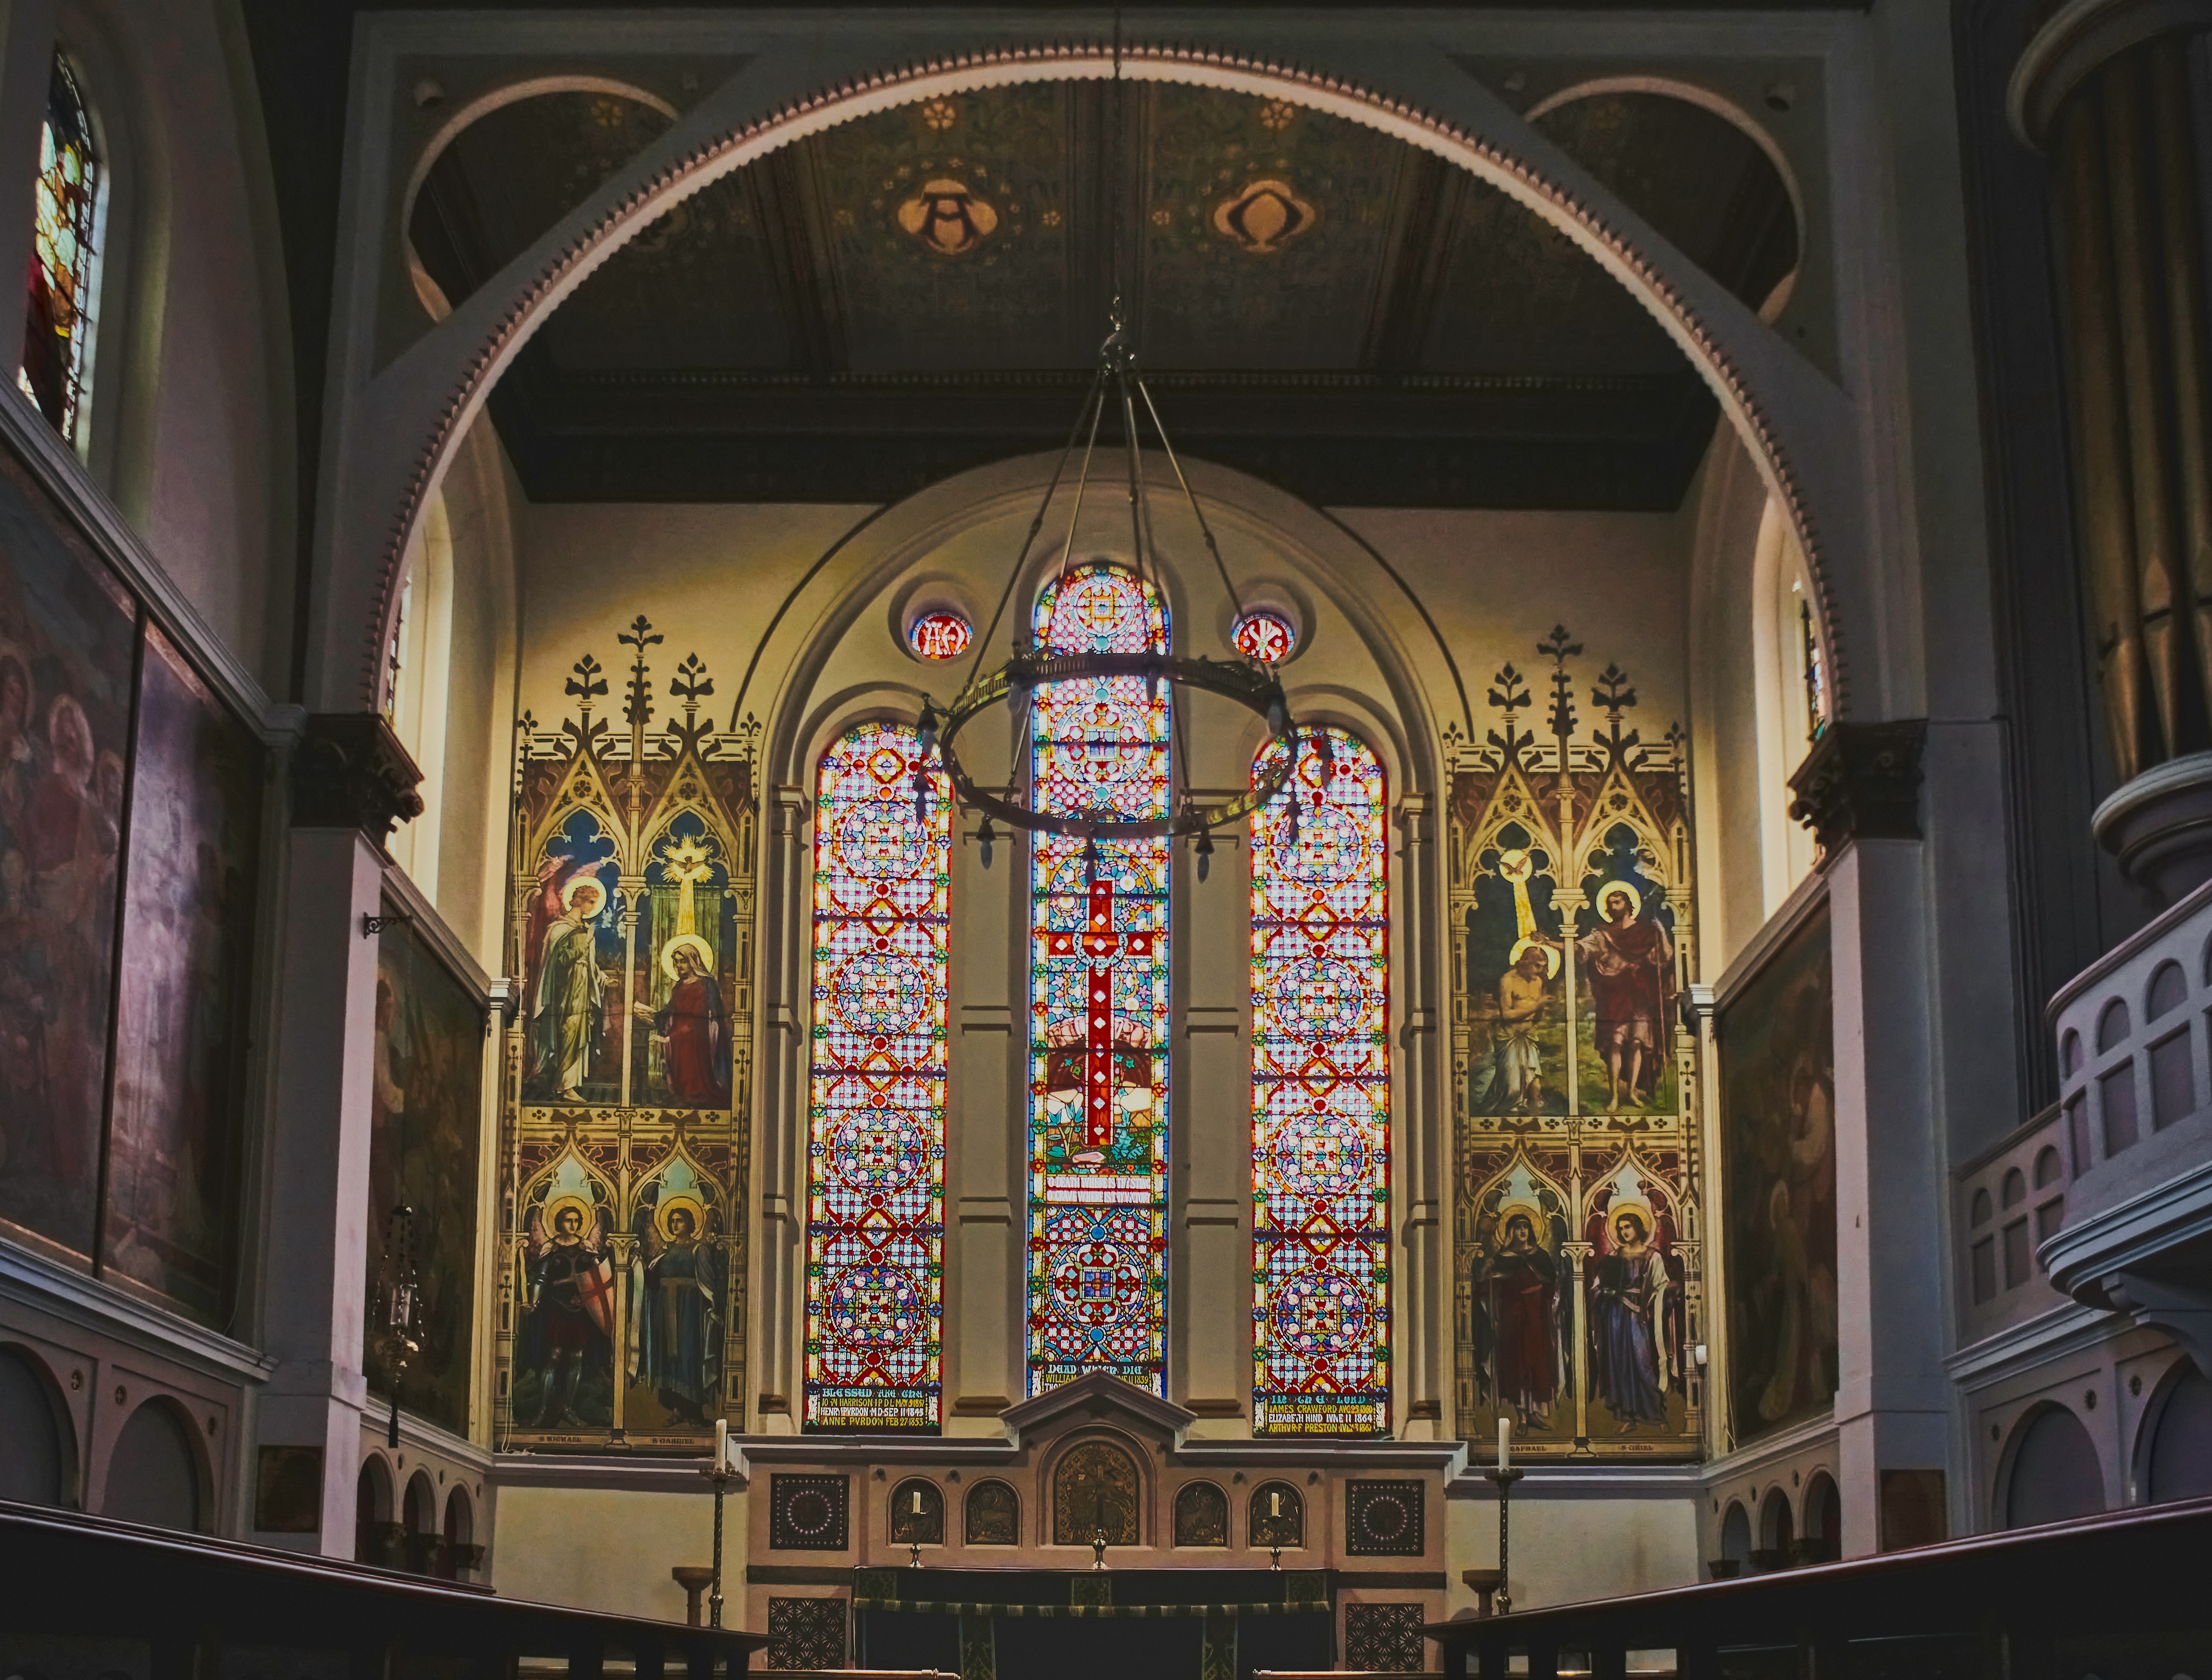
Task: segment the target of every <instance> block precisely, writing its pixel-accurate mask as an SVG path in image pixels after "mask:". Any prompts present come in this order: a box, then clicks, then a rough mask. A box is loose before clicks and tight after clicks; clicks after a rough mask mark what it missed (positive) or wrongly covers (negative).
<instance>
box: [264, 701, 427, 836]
mask: <svg viewBox="0 0 2212 1680" xmlns="http://www.w3.org/2000/svg"><path fill="white" fill-rule="evenodd" d="M421 782H422V771H421V770H418V769H416V765H415V760H414V759H413V758H410V757H409V756H408V752H407V749H406V748H405V747H404V746H401V745H400V744H399V737H398V736H397V735H395V734H393V733H392V725H391V724H390V723H388V722H386V721H385V718H384V715H383V714H382V713H380V712H317V713H314V714H313V715H311V716H309V718H308V719H307V735H306V738H305V739H304V740H301V743H300V746H299V747H298V749H297V750H296V751H295V752H294V753H293V755H292V826H293V827H295V828H351V829H358V830H359V831H361V834H362V837H363V838H364V839H366V840H367V841H368V843H369V844H371V845H372V846H374V847H375V848H376V849H377V850H378V851H379V852H382V851H383V849H384V843H385V842H386V841H387V840H389V839H390V838H391V837H392V830H393V829H395V828H397V827H398V825H400V824H401V823H403V822H408V821H410V820H412V819H414V818H416V817H419V816H421V815H422V794H418V793H416V791H415V790H416V787H417V786H419V785H420V784H421Z"/></svg>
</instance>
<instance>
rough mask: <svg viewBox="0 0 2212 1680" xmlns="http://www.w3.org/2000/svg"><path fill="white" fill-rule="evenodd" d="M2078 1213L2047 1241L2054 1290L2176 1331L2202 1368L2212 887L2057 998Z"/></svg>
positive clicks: (2211, 1060) (2206, 1350)
mask: <svg viewBox="0 0 2212 1680" xmlns="http://www.w3.org/2000/svg"><path fill="white" fill-rule="evenodd" d="M2050 1019H2051V1032H2052V1034H2053V1036H2054V1038H2055V1040H2056V1043H2057V1052H2058V1068H2059V1076H2060V1079H2061V1080H2062V1086H2061V1094H2060V1097H2059V1103H2058V1111H2059V1128H2058V1129H2059V1131H2060V1133H2061V1134H2062V1135H2063V1140H2064V1141H2063V1146H2062V1148H2063V1155H2064V1158H2065V1162H2066V1171H2067V1181H2068V1182H2067V1185H2066V1203H2065V1216H2064V1219H2063V1221H2062V1222H2061V1223H2060V1225H2059V1227H2058V1228H2057V1230H2056V1231H2055V1232H2054V1233H2051V1234H2050V1235H2049V1236H2047V1237H2042V1238H2040V1239H2039V1241H2038V1244H2037V1254H2038V1257H2039V1259H2040V1261H2041V1263H2043V1264H2044V1265H2045V1267H2047V1268H2048V1269H2049V1270H2050V1273H2051V1281H2052V1282H2053V1283H2054V1284H2056V1285H2057V1287H2058V1288H2060V1289H2061V1290H2063V1291H2064V1292H2065V1293H2068V1294H2070V1295H2072V1296H2073V1297H2074V1298H2075V1299H2076V1300H2080V1301H2082V1302H2084V1303H2085V1304H2087V1305H2088V1306H2099V1307H2114V1308H2119V1309H2123V1310H2126V1311H2129V1312H2132V1313H2133V1314H2134V1315H2135V1317H2136V1318H2137V1320H2138V1321H2139V1322H2142V1323H2146V1324H2160V1325H2161V1326H2163V1327H2164V1328H2166V1329H2167V1330H2170V1331H2172V1333H2173V1334H2174V1335H2175V1336H2177V1337H2179V1339H2180V1340H2181V1341H2182V1342H2184V1343H2185V1345H2187V1346H2188V1347H2189V1348H2190V1351H2191V1353H2192V1354H2195V1355H2196V1356H2197V1363H2198V1365H2199V1367H2205V1365H2206V1362H2207V1356H2208V1354H2212V1336H2207V1335H2206V1334H2205V1328H2204V1327H2205V1325H2206V1324H2207V1322H2208V1318H2212V1296H2208V1295H2207V1294H2206V1293H2205V1292H2204V1290H2203V1287H2202V1284H2201V1281H2199V1280H2201V1279H2202V1278H2203V1276H2204V1275H2206V1272H2205V1269H2204V1263H2205V1259H2206V1254H2205V1251H2206V1250H2208V1249H2212V886H2204V887H2201V888H2199V889H2198V890H2197V892H2192V893H2191V894H2190V895H2189V896H2188V897H2187V898H2184V899H2182V900H2181V902H2180V903H2179V904H2175V905H2174V906H2173V907H2172V909H2171V910H2166V912H2165V913H2164V914H2162V915H2161V916H2159V917H2158V918H2157V919H2156V920H2155V921H2154V922H2150V923H2149V924H2148V926H2146V927H2144V928H2142V930H2141V931H2140V932H2138V933H2136V934H2134V935H2133V936H2132V937H2131V938H2130V939H2128V940H2125V941H2124V942H2123V943H2122V944H2121V945H2120V946H2118V947H2117V948H2116V949H2114V950H2112V952H2110V953H2107V954H2106V955H2105V956H2104V957H2102V958H2100V959H2098V961H2097V962H2096V963H2094V964H2093V965H2091V966H2090V967H2089V968H2088V969H2087V970H2085V971H2083V972H2082V973H2081V974H2080V975H2078V976H2076V977H2075V978H2074V979H2073V980H2071V981H2069V982H2068V983H2067V984H2066V985H2065V986H2064V987H2063V989H2061V990H2060V992H2059V993H2058V995H2057V997H2055V998H2053V999H2052V1000H2051V1009H2050Z"/></svg>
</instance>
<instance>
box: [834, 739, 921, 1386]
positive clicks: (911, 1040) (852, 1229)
mask: <svg viewBox="0 0 2212 1680" xmlns="http://www.w3.org/2000/svg"><path fill="white" fill-rule="evenodd" d="M915 746H916V740H915V730H914V728H913V727H912V726H911V725H908V724H901V723H864V724H861V725H860V727H857V728H854V729H852V730H848V732H847V733H845V734H844V735H843V736H842V738H841V739H840V740H838V741H837V742H836V745H834V746H831V747H830V749H829V751H828V752H825V753H823V755H822V769H821V775H820V778H819V780H818V781H817V784H816V789H815V807H814V988H813V1007H814V1021H813V1073H812V1083H813V1115H812V1126H811V1133H810V1136H809V1140H808V1147H809V1152H810V1153H811V1158H812V1159H811V1163H810V1170H809V1172H808V1174H807V1179H808V1194H807V1209H806V1398H805V1417H804V1420H803V1421H804V1423H805V1427H808V1428H811V1429H935V1428H936V1427H938V1426H939V1421H940V1399H941V1396H942V1391H943V1379H942V1369H941V1367H942V1358H943V1346H944V1338H943V1335H942V1323H943V1317H944V1293H945V1292H944V1275H945V934H946V910H947V908H948V904H949V900H950V897H951V854H952V785H951V778H950V777H948V776H946V775H945V772H944V770H942V769H937V770H931V771H930V772H929V773H928V776H927V778H926V781H925V784H924V788H923V792H922V794H921V795H920V796H919V797H917V795H916V793H915V762H916V759H917V758H918V756H919V755H918V754H917V752H916V751H915Z"/></svg>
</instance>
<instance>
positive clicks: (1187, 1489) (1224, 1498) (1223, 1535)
mask: <svg viewBox="0 0 2212 1680" xmlns="http://www.w3.org/2000/svg"><path fill="white" fill-rule="evenodd" d="M1175 1543H1176V1545H1178V1546H1208V1547H1218V1546H1226V1545H1227V1544H1228V1543H1229V1495H1228V1494H1225V1493H1224V1492H1222V1490H1221V1484H1220V1483H1219V1482H1184V1483H1183V1484H1182V1487H1180V1488H1176V1497H1175Z"/></svg>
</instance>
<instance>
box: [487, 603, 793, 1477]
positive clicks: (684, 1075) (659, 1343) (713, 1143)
mask: <svg viewBox="0 0 2212 1680" xmlns="http://www.w3.org/2000/svg"><path fill="white" fill-rule="evenodd" d="M617 639H618V641H619V642H621V643H622V644H623V647H624V648H626V649H627V650H628V652H629V668H628V670H627V672H626V673H623V677H622V684H623V688H622V694H621V713H620V723H621V727H617V726H616V725H615V724H614V723H613V722H611V721H610V720H609V719H608V718H606V717H605V716H603V715H599V714H600V712H601V711H602V709H603V708H604V706H605V702H606V701H607V699H608V695H609V677H608V673H607V672H606V671H605V667H602V666H601V665H600V664H599V661H598V660H597V658H596V657H595V656H593V655H592V654H585V655H584V657H583V658H581V659H580V660H578V661H577V662H576V665H575V667H574V670H573V673H572V674H571V675H570V677H569V679H568V685H567V691H568V697H569V698H570V699H571V700H572V701H573V703H574V708H575V715H574V716H573V717H568V718H564V719H562V721H561V722H560V724H559V726H558V727H556V728H552V729H546V728H543V727H540V726H539V724H538V721H536V720H535V719H534V718H532V716H530V715H528V714H525V715H524V716H523V718H522V719H521V721H520V724H519V725H518V730H519V733H520V752H519V758H520V768H519V772H518V776H517V781H516V789H515V812H514V822H513V835H514V837H515V851H514V855H513V874H512V878H511V879H512V888H513V892H512V898H511V900H510V928H509V939H510V941H511V956H510V962H511V965H512V967H511V970H510V971H511V972H512V973H513V974H515V975H516V976H518V977H519V985H518V992H517V996H516V998H515V1001H514V1006H513V1015H512V1017H511V1018H510V1020H509V1022H508V1025H507V1035H506V1046H505V1048H506V1056H505V1067H504V1071H503V1074H502V1082H503V1089H502V1095H501V1108H502V1116H501V1122H502V1125H501V1137H502V1144H503V1148H502V1181H501V1190H502V1195H501V1208H502V1210H503V1213H502V1221H503V1228H502V1230H501V1233H500V1251H501V1252H500V1285H499V1318H498V1325H497V1337H498V1348H497V1379H496V1391H495V1438H496V1440H497V1442H498V1444H499V1446H501V1448H502V1449H513V1448H529V1449H533V1450H538V1451H556V1452H557V1451H561V1450H563V1449H567V1450H573V1451H580V1452H605V1451H608V1450H622V1449H625V1448H627V1449H629V1450H635V1451H646V1452H651V1451H654V1450H661V1451H675V1452H692V1451H696V1449H697V1447H698V1446H699V1443H700V1442H701V1441H702V1440H706V1439H708V1438H709V1437H711V1435H712V1433H713V1431H714V1420H715V1419H716V1418H718V1417H724V1416H728V1417H731V1418H732V1419H737V1418H741V1417H742V1416H743V1415H744V1303H745V1261H746V1247H745V1222H744V1207H745V1190H746V1184H747V1179H748V1166H749V1149H750V1143H749V1130H750V1116H749V1114H748V1111H747V1106H746V1092H747V1089H748V1082H749V1078H750V1057H751V1049H750V1046H751V1038H752V984H751V977H752V953H751V939H752V927H753V909H754V882H755V867H754V866H755V855H756V826H755V825H756V819H757V809H758V807H757V800H756V793H755V786H754V765H755V747H756V745H757V739H758V729H757V726H756V725H755V724H753V723H752V721H751V720H750V719H747V720H746V721H745V722H744V725H743V726H742V727H732V728H730V729H726V730H725V729H718V728H717V727H715V725H714V721H713V720H712V719H711V717H709V716H708V715H706V714H705V707H706V705H707V703H708V701H709V700H710V699H711V697H713V695H714V679H712V678H711V677H710V676H708V673H707V671H706V668H705V667H704V666H703V665H702V663H701V662H700V660H698V658H697V657H696V655H688V656H687V657H685V659H684V660H683V662H682V663H681V664H680V665H679V666H678V667H677V668H676V671H675V674H674V675H673V676H672V677H671V678H669V679H667V689H668V692H669V694H670V696H671V697H672V698H673V703H672V705H671V706H669V708H668V713H669V715H665V716H661V715H659V710H660V709H659V708H657V707H656V704H655V700H654V691H653V681H654V678H653V660H654V658H655V654H654V649H656V648H659V647H660V646H661V645H662V637H661V636H660V634H659V632H657V631H655V630H653V626H652V625H651V624H649V623H647V621H646V620H645V619H644V618H639V619H637V620H636V621H635V623H633V624H631V626H630V627H629V630H625V631H623V633H622V634H621V635H620V636H619V637H618V638H617Z"/></svg>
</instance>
